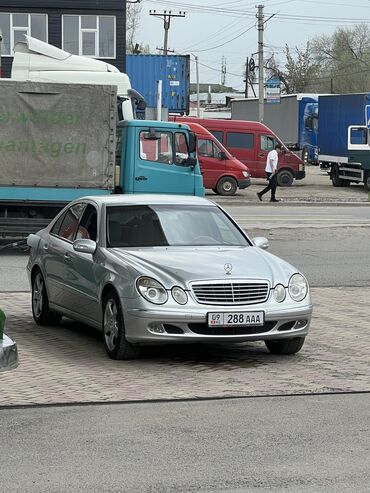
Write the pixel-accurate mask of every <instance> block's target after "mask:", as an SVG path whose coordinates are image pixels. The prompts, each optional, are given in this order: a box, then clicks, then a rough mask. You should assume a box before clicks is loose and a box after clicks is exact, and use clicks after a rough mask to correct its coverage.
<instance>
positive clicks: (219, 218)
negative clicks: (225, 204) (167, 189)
mask: <svg viewBox="0 0 370 493" xmlns="http://www.w3.org/2000/svg"><path fill="white" fill-rule="evenodd" d="M106 225H107V232H106V233H107V234H106V238H107V247H108V248H109V247H111V248H117V247H154V246H216V245H222V246H226V245H227V246H238V247H245V246H250V245H251V243H250V242H249V241H248V239H247V238H246V237H245V236H244V235H243V233H242V232H241V231H240V230H239V229H238V228H237V227H236V226H235V224H234V223H233V222H232V221H231V220H230V219H229V217H228V216H227V215H226V214H225V213H223V212H222V211H221V210H220V209H218V208H217V207H214V206H182V205H181V206H180V205H174V204H171V205H168V206H167V205H152V206H148V205H133V206H110V207H108V208H107V220H106Z"/></svg>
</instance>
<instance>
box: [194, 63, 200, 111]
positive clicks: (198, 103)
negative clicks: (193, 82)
mask: <svg viewBox="0 0 370 493" xmlns="http://www.w3.org/2000/svg"><path fill="white" fill-rule="evenodd" d="M195 70H196V78H197V117H198V118H200V101H199V64H198V57H197V56H196V57H195Z"/></svg>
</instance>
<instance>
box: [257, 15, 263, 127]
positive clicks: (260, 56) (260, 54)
mask: <svg viewBox="0 0 370 493" xmlns="http://www.w3.org/2000/svg"><path fill="white" fill-rule="evenodd" d="M263 8H264V6H263V5H258V6H257V9H258V12H257V19H258V119H259V121H260V122H263V118H264V96H265V84H264V77H263V25H264V22H263V18H264V17H263Z"/></svg>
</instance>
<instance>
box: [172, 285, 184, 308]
mask: <svg viewBox="0 0 370 493" xmlns="http://www.w3.org/2000/svg"><path fill="white" fill-rule="evenodd" d="M171 293H172V298H173V299H174V300H175V301H176V303H178V304H179V305H186V303H187V302H188V295H187V294H186V292H185V291H184V290H183V289H182V288H180V287H179V286H174V287H173V288H172V290H171Z"/></svg>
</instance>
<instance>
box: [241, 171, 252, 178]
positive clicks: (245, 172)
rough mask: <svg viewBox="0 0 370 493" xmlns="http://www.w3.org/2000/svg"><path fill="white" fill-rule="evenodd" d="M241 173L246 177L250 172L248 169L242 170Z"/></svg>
mask: <svg viewBox="0 0 370 493" xmlns="http://www.w3.org/2000/svg"><path fill="white" fill-rule="evenodd" d="M242 173H243V176H245V177H246V178H248V176H250V174H249V173H248V171H242Z"/></svg>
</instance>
